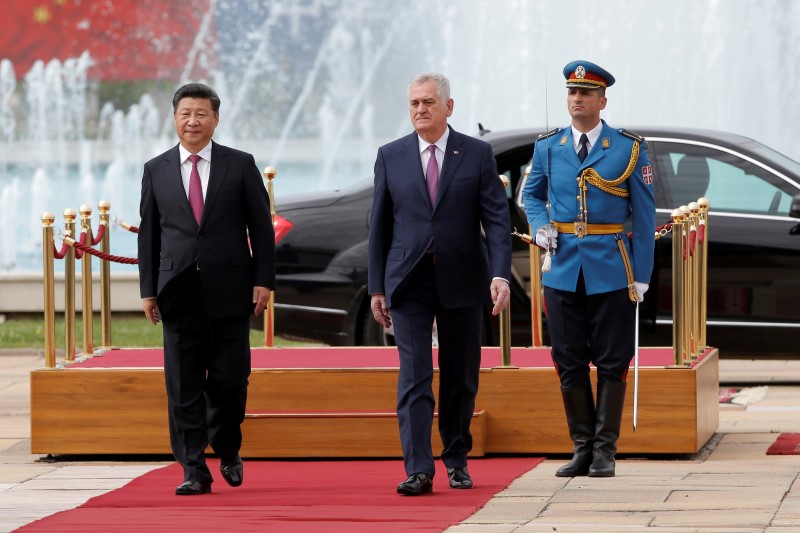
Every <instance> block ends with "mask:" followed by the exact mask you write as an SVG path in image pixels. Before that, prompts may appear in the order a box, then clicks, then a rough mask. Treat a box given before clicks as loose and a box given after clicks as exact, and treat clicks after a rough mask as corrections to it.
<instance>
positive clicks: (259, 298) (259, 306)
mask: <svg viewBox="0 0 800 533" xmlns="http://www.w3.org/2000/svg"><path fill="white" fill-rule="evenodd" d="M271 294H272V291H271V290H270V289H268V288H266V287H258V286H255V287H253V304H254V306H255V307H254V308H253V314H254V315H255V316H258V315H260V314H261V312H262V311H263V310H264V309H266V308H267V304H269V297H270V295H271Z"/></svg>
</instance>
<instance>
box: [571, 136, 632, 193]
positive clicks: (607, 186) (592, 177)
mask: <svg viewBox="0 0 800 533" xmlns="http://www.w3.org/2000/svg"><path fill="white" fill-rule="evenodd" d="M638 160H639V143H638V142H634V143H633V147H632V148H631V158H630V160H629V161H628V167H627V168H626V169H625V172H624V173H623V174H622V176H620V177H619V178H617V179H615V180H605V179H603V177H602V176H600V174H598V173H597V171H596V170H595V169H593V168H591V167H589V168H587V169H585V170H584V171H583V172H581V175H580V177H579V186H580V188H581V191H582V192H583V193H585V191H586V183H587V182H588V183H589V184H590V185H594V186H595V187H597V188H598V189H600V190H601V191H603V192H607V193H609V194H613V195H614V196H619V197H622V198H627V197H628V196H629V195H630V192H629V191H628V190H627V189H622V188H620V187H617V185H619V184H620V183H623V182H624V181H625V180H627V179H628V178H629V177H630V176H631V174H633V169H634V168H636V161H638ZM582 196H583V194H582Z"/></svg>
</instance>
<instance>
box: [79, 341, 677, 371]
mask: <svg viewBox="0 0 800 533" xmlns="http://www.w3.org/2000/svg"><path fill="white" fill-rule="evenodd" d="M433 358H434V365H436V350H435V349H434V355H433ZM501 364H502V356H501V354H500V348H492V347H489V348H486V347H485V348H483V349H482V352H481V366H482V367H483V368H491V367H496V366H500V365H501ZM511 364H513V365H515V366H519V367H526V368H542V367H545V368H552V366H553V362H552V360H551V358H550V348H549V347H547V348H512V349H511ZM631 364H633V362H631ZM639 364H640V365H641V366H658V367H664V366H668V365H671V364H672V348H641V350H640V354H639ZM163 365H164V351H163V349H161V348H125V349H121V350H111V351H108V352H105V353H104V354H103V355H101V356H95V357H91V358H89V359H87V360H86V361H84V362H82V363H76V364H74V365H71V366H70V368H160V367H162V366H163ZM398 365H399V363H398V356H397V348H374V347H369V348H368V347H364V348H361V347H345V348H334V347H329V346H325V347H297V348H254V349H253V350H252V366H253V368H397V367H398Z"/></svg>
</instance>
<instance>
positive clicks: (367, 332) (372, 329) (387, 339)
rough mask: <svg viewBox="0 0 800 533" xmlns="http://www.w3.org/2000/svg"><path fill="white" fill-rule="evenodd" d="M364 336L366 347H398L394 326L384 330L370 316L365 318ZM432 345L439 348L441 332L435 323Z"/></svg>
mask: <svg viewBox="0 0 800 533" xmlns="http://www.w3.org/2000/svg"><path fill="white" fill-rule="evenodd" d="M363 334H364V337H363V338H364V345H365V346H397V342H396V341H395V340H394V328H393V327H392V326H389V327H388V328H382V327H381V325H380V324H378V323H377V322H375V320H373V319H372V317H370V316H366V317H364V329H363ZM431 344H432V345H433V346H434V347H437V346H439V332H438V331H437V329H436V322H435V321H434V323H433V331H432V332H431Z"/></svg>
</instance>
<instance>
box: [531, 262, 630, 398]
mask: <svg viewBox="0 0 800 533" xmlns="http://www.w3.org/2000/svg"><path fill="white" fill-rule="evenodd" d="M544 297H545V301H546V302H547V330H548V332H549V333H550V343H551V345H552V354H553V363H554V364H555V367H556V371H557V372H558V376H559V379H560V380H561V386H562V387H580V386H583V385H585V384H587V383H589V363H590V362H591V363H593V364H594V366H595V367H597V380H598V381H599V382H605V383H608V382H612V383H613V382H621V381H625V378H626V377H627V373H628V367H629V366H630V363H631V358H632V357H633V352H634V340H635V339H634V334H635V332H634V326H635V317H636V307H635V305H634V304H633V303H632V302H631V301H630V299H629V298H628V290H627V289H621V290H618V291H611V292H604V293H600V294H592V295H587V294H586V286H585V284H584V281H583V273H582V272H581V274H579V275H578V285H577V288H576V291H575V292H569V291H562V290H557V289H551V288H550V287H545V288H544Z"/></svg>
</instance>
